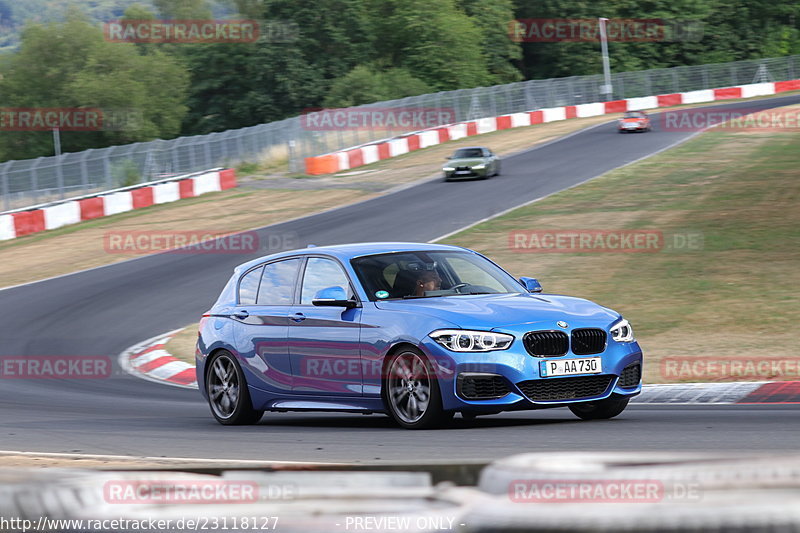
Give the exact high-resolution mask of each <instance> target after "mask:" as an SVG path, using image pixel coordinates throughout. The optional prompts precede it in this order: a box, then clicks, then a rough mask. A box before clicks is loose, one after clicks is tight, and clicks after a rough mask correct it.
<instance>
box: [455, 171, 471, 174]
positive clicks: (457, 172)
mask: <svg viewBox="0 0 800 533" xmlns="http://www.w3.org/2000/svg"><path fill="white" fill-rule="evenodd" d="M456 174H460V175H463V174H472V171H471V170H456Z"/></svg>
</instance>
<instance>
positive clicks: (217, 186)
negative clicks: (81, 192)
mask: <svg viewBox="0 0 800 533" xmlns="http://www.w3.org/2000/svg"><path fill="white" fill-rule="evenodd" d="M233 187H236V173H235V171H234V170H233V169H214V170H208V171H205V172H198V173H195V174H187V175H185V176H177V177H174V178H169V180H164V181H160V182H150V183H145V184H143V185H139V186H136V187H127V188H125V189H118V190H114V191H105V192H102V193H99V194H96V195H92V196H85V197H81V198H73V199H71V200H68V201H64V202H54V203H51V204H45V205H39V206H33V207H30V208H27V209H18V210H16V211H12V212H8V213H3V214H0V241H3V240H8V239H14V238H16V237H21V236H23V235H28V234H31V233H37V232H40V231H45V230H51V229H56V228H60V227H62V226H67V225H69V224H76V223H78V222H81V221H83V220H91V219H94V218H100V217H105V216H109V215H116V214H118V213H125V212H126V211H131V210H133V209H141V208H142V207H148V206H151V205H154V204H164V203H167V202H174V201H176V200H180V199H181V198H193V197H195V196H200V195H201V194H206V193H209V192H215V191H222V190H225V189H231V188H233Z"/></svg>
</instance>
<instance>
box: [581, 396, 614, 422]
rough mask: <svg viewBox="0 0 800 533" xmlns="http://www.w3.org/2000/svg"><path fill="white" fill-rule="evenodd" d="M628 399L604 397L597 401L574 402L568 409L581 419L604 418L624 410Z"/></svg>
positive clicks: (612, 416)
mask: <svg viewBox="0 0 800 533" xmlns="http://www.w3.org/2000/svg"><path fill="white" fill-rule="evenodd" d="M628 400H629V398H606V399H605V400H599V401H597V402H585V403H574V404H572V405H570V406H569V410H570V411H572V414H574V415H575V416H577V417H578V418H581V419H583V420H605V419H608V418H614V417H615V416H617V415H618V414H620V413H621V412H622V411H624V410H625V408H626V407H627V406H628Z"/></svg>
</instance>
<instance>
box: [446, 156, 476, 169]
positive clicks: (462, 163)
mask: <svg viewBox="0 0 800 533" xmlns="http://www.w3.org/2000/svg"><path fill="white" fill-rule="evenodd" d="M483 163H486V159H482V158H480V157H465V158H461V159H451V160H450V161H448V162H447V163H445V164H444V166H446V167H471V166H472V165H480V164H483Z"/></svg>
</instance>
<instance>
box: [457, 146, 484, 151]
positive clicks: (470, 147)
mask: <svg viewBox="0 0 800 533" xmlns="http://www.w3.org/2000/svg"><path fill="white" fill-rule="evenodd" d="M484 148H486V147H485V146H462V147H461V148H456V149H455V150H453V151H454V152H458V151H459V150H475V149H480V150H483V149H484ZM486 149H487V150H488V148H486Z"/></svg>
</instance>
